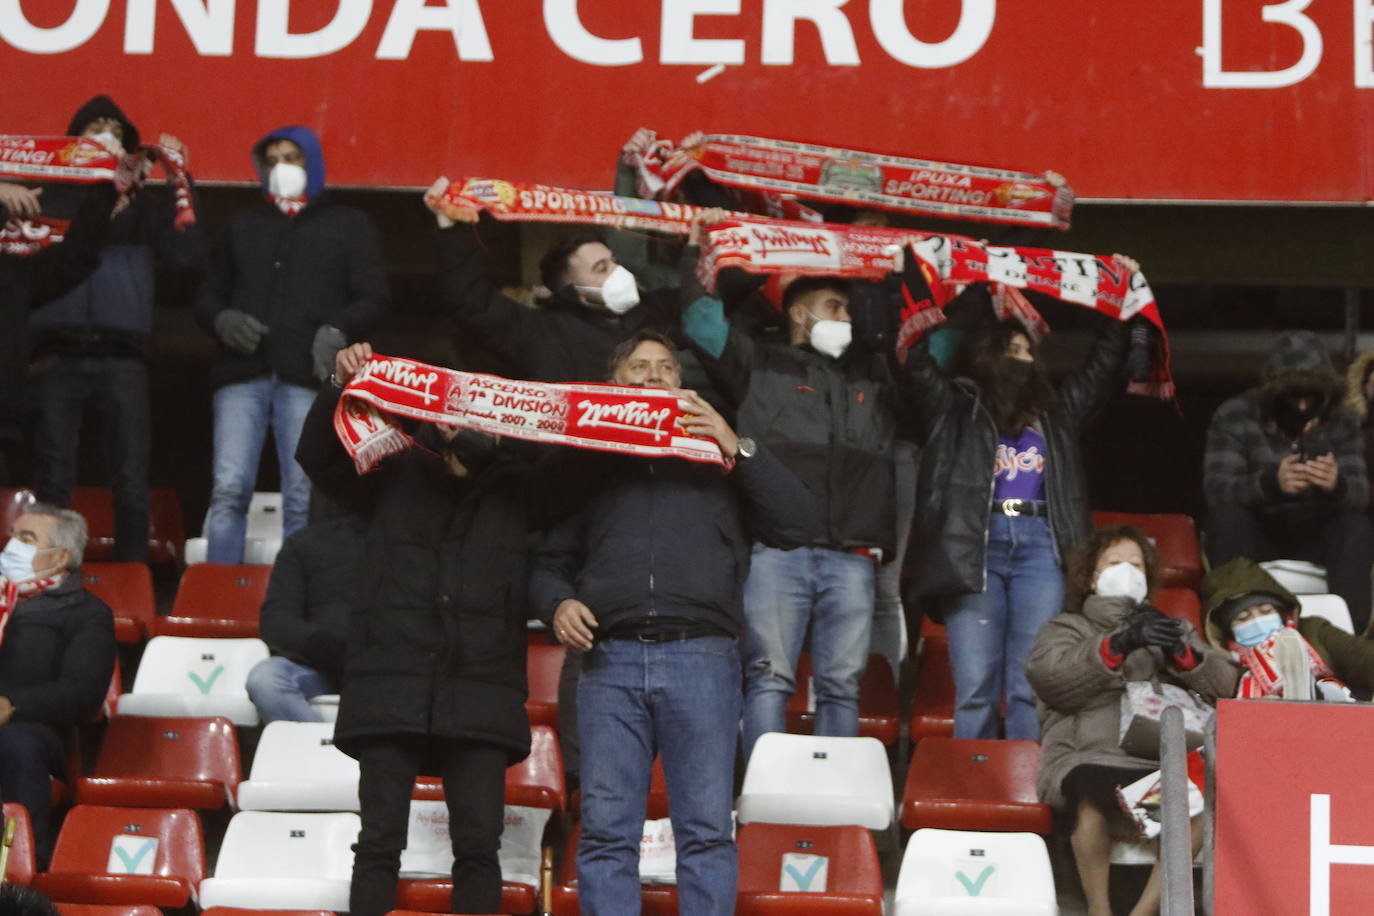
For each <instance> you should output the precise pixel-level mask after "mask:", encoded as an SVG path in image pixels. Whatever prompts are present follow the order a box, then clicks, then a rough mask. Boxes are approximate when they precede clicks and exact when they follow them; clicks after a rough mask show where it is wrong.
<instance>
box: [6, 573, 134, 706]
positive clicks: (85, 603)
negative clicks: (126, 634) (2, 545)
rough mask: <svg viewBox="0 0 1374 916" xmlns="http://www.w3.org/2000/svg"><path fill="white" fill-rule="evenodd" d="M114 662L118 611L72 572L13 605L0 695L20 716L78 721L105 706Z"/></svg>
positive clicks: (7, 633) (7, 629) (78, 575)
mask: <svg viewBox="0 0 1374 916" xmlns="http://www.w3.org/2000/svg"><path fill="white" fill-rule="evenodd" d="M114 665H115V635H114V614H113V613H112V612H111V611H110V607H109V605H107V604H106V603H105V602H103V601H101V600H100V599H99V598H97V597H96V596H95V595H92V594H91V593H90V592H88V591H86V589H85V588H83V587H82V585H81V575H80V573H72V574H69V575H68V576H67V579H66V581H64V582H63V583H62V584H61V585H58V586H56V587H55V588H51V589H48V590H47V591H46V592H42V593H40V594H37V595H34V596H33V597H32V598H27V599H25V600H23V601H20V602H19V604H18V605H16V606H15V609H14V612H13V614H11V616H10V622H9V624H8V625H7V626H6V628H5V640H4V642H3V643H0V696H3V697H8V698H9V701H10V702H11V703H13V704H14V719H13V721H15V722H38V723H41V724H44V725H53V726H65V725H80V724H81V723H83V722H86V721H87V720H89V719H90V718H91V716H93V715H95V714H96V713H97V712H99V711H100V704H101V703H103V702H104V700H105V694H106V692H107V691H108V690H109V689H110V677H111V676H112V675H113V674H114Z"/></svg>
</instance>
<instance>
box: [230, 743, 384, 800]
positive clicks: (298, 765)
mask: <svg viewBox="0 0 1374 916" xmlns="http://www.w3.org/2000/svg"><path fill="white" fill-rule="evenodd" d="M239 808H240V810H243V811H357V810H358V761H356V760H354V759H353V758H352V757H349V756H348V755H347V754H345V753H344V752H343V751H341V750H339V749H338V748H336V747H335V746H334V723H333V722H269V723H268V724H267V726H266V727H265V728H263V730H262V738H261V739H260V740H259V741H258V749H257V753H256V754H254V756H253V769H252V772H251V773H249V776H248V780H247V781H246V782H241V783H239Z"/></svg>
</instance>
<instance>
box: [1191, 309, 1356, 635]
mask: <svg viewBox="0 0 1374 916" xmlns="http://www.w3.org/2000/svg"><path fill="white" fill-rule="evenodd" d="M1344 390H1345V386H1344V382H1343V381H1342V380H1341V377H1340V376H1339V375H1337V374H1336V371H1335V370H1334V369H1333V368H1332V366H1331V357H1330V355H1329V354H1328V353H1327V352H1326V348H1325V347H1324V346H1323V345H1322V342H1321V338H1319V337H1318V336H1317V335H1316V334H1314V333H1312V332H1311V331H1289V332H1287V333H1285V334H1284V335H1283V336H1282V337H1280V338H1279V341H1278V343H1277V344H1276V345H1275V346H1274V351H1273V353H1272V354H1271V355H1270V357H1269V362H1268V364H1267V365H1266V366H1265V368H1264V371H1263V373H1262V374H1261V376H1260V384H1259V385H1258V386H1257V387H1255V388H1252V389H1250V390H1249V391H1246V392H1244V393H1243V394H1240V395H1239V396H1237V397H1234V398H1232V399H1231V400H1229V401H1227V402H1226V403H1224V404H1222V405H1221V406H1220V407H1219V408H1217V412H1216V413H1215V414H1214V415H1213V416H1212V422H1211V425H1210V426H1209V427H1208V429H1207V453H1206V456H1205V458H1204V459H1203V483H1202V489H1203V492H1204V493H1205V494H1206V495H1207V510H1208V518H1207V525H1206V528H1207V557H1208V559H1209V560H1210V561H1211V564H1212V566H1214V567H1215V566H1221V565H1222V564H1224V563H1226V562H1228V561H1230V560H1233V559H1235V558H1236V557H1249V558H1250V559H1252V560H1255V561H1257V562H1259V561H1263V560H1277V559H1294V560H1311V561H1313V562H1316V563H1320V564H1321V565H1323V566H1325V567H1326V577H1327V581H1328V583H1329V587H1330V590H1331V591H1332V592H1334V593H1336V594H1337V595H1340V596H1341V597H1342V598H1344V599H1345V603H1346V605H1347V606H1348V607H1349V608H1350V617H1351V619H1352V620H1353V621H1354V622H1355V632H1356V633H1363V632H1364V631H1365V629H1366V628H1367V627H1368V625H1369V612H1370V582H1369V567H1370V563H1371V561H1374V527H1371V524H1370V520H1369V517H1368V516H1367V515H1366V514H1365V510H1366V509H1367V508H1368V506H1369V480H1368V478H1367V477H1366V474H1365V463H1364V440H1363V438H1362V436H1361V434H1360V428H1359V423H1358V421H1357V420H1356V419H1355V417H1354V415H1353V414H1352V413H1351V412H1350V411H1349V409H1348V408H1346V407H1345V406H1343V405H1342V404H1341V399H1342V397H1343V395H1344Z"/></svg>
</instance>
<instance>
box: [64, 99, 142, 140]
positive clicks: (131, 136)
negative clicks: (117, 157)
mask: <svg viewBox="0 0 1374 916" xmlns="http://www.w3.org/2000/svg"><path fill="white" fill-rule="evenodd" d="M100 118H113V119H114V120H116V121H118V122H119V126H120V127H121V128H123V130H124V136H123V138H122V139H121V141H120V142H121V143H123V144H124V149H125V151H127V152H133V151H134V150H135V149H137V148H138V128H137V127H135V126H134V122H133V121H130V120H129V118H128V116H126V115H125V114H124V112H123V110H121V109H120V107H119V106H118V105H116V104H115V103H114V99H112V98H110V97H109V96H108V95H98V96H96V97H95V98H93V99H91V100H90V101H89V102H87V103H86V104H85V105H82V106H81V107H80V108H78V109H77V110H76V114H74V115H72V121H71V123H70V124H68V125H67V135H68V136H71V137H79V136H80V135H81V132H82V131H84V130H85V129H86V128H87V126H89V125H90V123H91V122H92V121H95V120H98V119H100Z"/></svg>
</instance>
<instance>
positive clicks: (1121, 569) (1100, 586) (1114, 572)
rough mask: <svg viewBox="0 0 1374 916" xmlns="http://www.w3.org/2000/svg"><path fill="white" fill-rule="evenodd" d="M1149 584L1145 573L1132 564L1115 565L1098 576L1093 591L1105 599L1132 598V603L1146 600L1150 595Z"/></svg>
mask: <svg viewBox="0 0 1374 916" xmlns="http://www.w3.org/2000/svg"><path fill="white" fill-rule="evenodd" d="M1149 589H1150V586H1149V583H1148V582H1146V581H1145V573H1143V572H1141V571H1140V569H1139V568H1138V567H1136V566H1133V565H1131V564H1130V563H1113V564H1112V565H1111V566H1108V567H1107V568H1106V569H1104V570H1102V572H1100V573H1098V574H1097V583H1096V585H1094V586H1093V590H1094V591H1096V592H1097V594H1098V595H1099V596H1101V597H1103V598H1130V599H1131V600H1132V601H1135V602H1140V601H1144V600H1145V596H1146V594H1148V593H1149Z"/></svg>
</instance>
